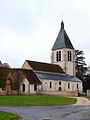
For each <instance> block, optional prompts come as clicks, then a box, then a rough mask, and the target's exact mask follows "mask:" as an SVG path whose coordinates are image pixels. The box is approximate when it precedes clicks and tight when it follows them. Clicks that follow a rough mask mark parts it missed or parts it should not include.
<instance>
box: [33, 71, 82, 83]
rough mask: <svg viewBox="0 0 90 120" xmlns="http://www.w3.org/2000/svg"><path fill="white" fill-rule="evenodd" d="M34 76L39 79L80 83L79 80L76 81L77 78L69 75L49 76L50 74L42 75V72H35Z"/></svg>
mask: <svg viewBox="0 0 90 120" xmlns="http://www.w3.org/2000/svg"><path fill="white" fill-rule="evenodd" d="M35 74H36V75H37V76H38V77H39V78H41V79H49V80H64V81H72V82H81V80H80V79H78V78H77V77H74V76H69V75H61V74H50V73H43V72H35Z"/></svg>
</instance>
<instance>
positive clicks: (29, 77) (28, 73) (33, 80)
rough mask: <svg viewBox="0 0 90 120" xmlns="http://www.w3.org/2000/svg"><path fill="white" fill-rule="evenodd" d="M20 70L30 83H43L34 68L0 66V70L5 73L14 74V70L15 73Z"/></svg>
mask: <svg viewBox="0 0 90 120" xmlns="http://www.w3.org/2000/svg"><path fill="white" fill-rule="evenodd" d="M19 71H21V72H22V74H23V75H24V77H25V78H26V79H27V80H28V81H29V83H30V84H41V82H40V80H39V79H38V77H37V76H36V74H35V73H34V72H33V71H32V70H27V69H16V68H5V67H0V72H1V73H3V72H4V73H5V75H9V74H10V73H11V74H12V72H13V73H14V72H19ZM11 74H10V77H11ZM11 79H12V78H11ZM12 80H13V79H12Z"/></svg>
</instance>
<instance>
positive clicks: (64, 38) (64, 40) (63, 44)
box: [52, 21, 74, 50]
mask: <svg viewBox="0 0 90 120" xmlns="http://www.w3.org/2000/svg"><path fill="white" fill-rule="evenodd" d="M60 48H70V49H74V47H73V45H72V43H71V41H70V39H69V37H68V35H67V33H66V31H65V29H64V23H63V21H62V22H61V29H60V31H59V34H58V36H57V38H56V41H55V43H54V45H53V48H52V50H56V49H60Z"/></svg>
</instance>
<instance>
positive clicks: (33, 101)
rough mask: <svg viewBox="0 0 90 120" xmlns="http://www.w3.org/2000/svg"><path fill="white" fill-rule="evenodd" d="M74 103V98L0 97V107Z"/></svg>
mask: <svg viewBox="0 0 90 120" xmlns="http://www.w3.org/2000/svg"><path fill="white" fill-rule="evenodd" d="M75 102H76V99H75V98H67V97H59V96H44V95H18V96H0V106H25V105H26V106H28V105H66V104H73V103H75Z"/></svg>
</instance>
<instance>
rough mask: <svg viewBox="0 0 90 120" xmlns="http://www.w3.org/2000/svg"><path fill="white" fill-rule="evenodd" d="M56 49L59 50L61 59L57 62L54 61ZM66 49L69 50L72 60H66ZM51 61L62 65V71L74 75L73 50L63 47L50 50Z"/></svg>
mask: <svg viewBox="0 0 90 120" xmlns="http://www.w3.org/2000/svg"><path fill="white" fill-rule="evenodd" d="M57 51H61V61H59V62H57V61H56V53H57ZM67 51H71V54H72V61H68V54H67ZM51 63H53V64H58V65H60V67H62V69H63V70H64V72H65V73H66V74H68V75H71V76H75V53H74V50H72V49H67V48H63V49H58V50H54V51H52V53H51Z"/></svg>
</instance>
